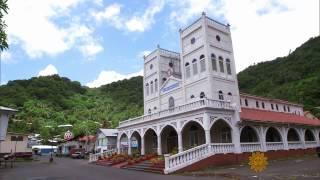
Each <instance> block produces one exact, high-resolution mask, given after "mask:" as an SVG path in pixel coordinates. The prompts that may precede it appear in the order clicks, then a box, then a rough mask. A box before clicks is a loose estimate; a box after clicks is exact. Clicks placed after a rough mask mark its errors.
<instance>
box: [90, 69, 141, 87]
mask: <svg viewBox="0 0 320 180" xmlns="http://www.w3.org/2000/svg"><path fill="white" fill-rule="evenodd" d="M142 75H143V70H141V71H139V72H136V73H132V74H121V73H118V72H116V71H101V72H100V74H99V76H98V78H97V79H95V80H93V81H91V82H89V83H87V84H86V85H87V86H88V87H90V88H95V87H100V86H102V85H105V84H110V83H112V82H116V81H119V80H123V79H130V78H132V77H135V76H142Z"/></svg>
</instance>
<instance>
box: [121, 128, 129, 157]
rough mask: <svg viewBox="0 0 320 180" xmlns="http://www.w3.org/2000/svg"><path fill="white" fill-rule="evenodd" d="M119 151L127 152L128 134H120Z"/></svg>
mask: <svg viewBox="0 0 320 180" xmlns="http://www.w3.org/2000/svg"><path fill="white" fill-rule="evenodd" d="M120 153H125V154H126V153H128V136H127V134H126V133H123V134H122V135H121V136H120Z"/></svg>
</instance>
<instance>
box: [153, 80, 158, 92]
mask: <svg viewBox="0 0 320 180" xmlns="http://www.w3.org/2000/svg"><path fill="white" fill-rule="evenodd" d="M154 91H155V92H158V79H155V80H154Z"/></svg>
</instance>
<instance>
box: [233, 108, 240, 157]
mask: <svg viewBox="0 0 320 180" xmlns="http://www.w3.org/2000/svg"><path fill="white" fill-rule="evenodd" d="M237 122H240V113H239V112H238V111H235V112H234V115H233V116H232V124H233V127H232V143H233V144H234V147H235V153H237V154H240V153H241V145H240V127H239V125H238V123H237Z"/></svg>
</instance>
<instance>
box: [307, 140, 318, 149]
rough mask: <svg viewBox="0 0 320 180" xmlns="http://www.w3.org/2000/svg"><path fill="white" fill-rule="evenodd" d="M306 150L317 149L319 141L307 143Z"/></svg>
mask: <svg viewBox="0 0 320 180" xmlns="http://www.w3.org/2000/svg"><path fill="white" fill-rule="evenodd" d="M305 144H306V148H314V147H317V145H318V144H317V141H305Z"/></svg>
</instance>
